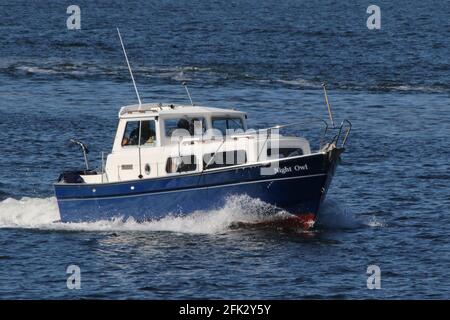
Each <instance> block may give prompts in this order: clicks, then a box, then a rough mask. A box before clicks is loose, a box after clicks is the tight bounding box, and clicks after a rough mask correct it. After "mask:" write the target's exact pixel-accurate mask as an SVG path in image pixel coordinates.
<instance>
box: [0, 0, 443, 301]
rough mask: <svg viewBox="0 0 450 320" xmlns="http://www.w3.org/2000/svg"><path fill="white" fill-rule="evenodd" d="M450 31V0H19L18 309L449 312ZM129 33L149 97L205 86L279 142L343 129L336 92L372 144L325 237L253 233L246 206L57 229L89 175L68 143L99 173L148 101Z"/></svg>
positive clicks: (3, 153) (14, 101) (331, 198)
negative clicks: (120, 130)
mask: <svg viewBox="0 0 450 320" xmlns="http://www.w3.org/2000/svg"><path fill="white" fill-rule="evenodd" d="M71 4H77V5H79V7H80V9H81V29H80V30H68V29H67V26H66V19H67V18H68V17H69V14H67V13H66V9H67V7H68V6H69V5H71ZM371 4H376V5H378V6H379V7H380V9H381V29H380V30H369V29H368V28H367V26H366V20H367V18H368V17H369V15H370V14H368V13H366V9H367V7H368V6H369V5H371ZM449 17H450V3H449V2H448V1H445V0H442V1H437V0H436V1H431V0H421V1H419V0H412V1H386V0H373V1H347V2H345V1H331V0H320V1H302V0H281V1H280V0H277V1H273V0H267V1H257V0H248V1H237V0H228V1H198V0H190V1H181V0H173V1H168V0H160V1H144V0H131V1H81V0H77V1H73V2H70V1H49V0H41V1H14V2H11V1H4V0H2V1H0V141H1V143H0V299H14V298H17V299H79V298H100V299H128V298H137V299H191V298H207V299H211V298H214V299H225V298H226V299H305V298H312V299H386V298H389V299H449V298H450V274H449V271H450V269H449V267H450V147H449V137H450V50H449V49H450V40H449V38H450V37H449V36H450V19H449ZM116 27H119V28H120V29H121V32H122V36H123V38H124V42H125V45H126V47H127V50H128V55H129V58H130V61H131V65H132V68H133V70H134V73H135V78H136V81H137V85H138V88H139V90H140V92H141V96H142V99H143V101H144V102H173V103H183V104H187V103H188V102H189V101H188V99H187V96H186V94H185V91H184V88H183V87H182V85H181V83H182V82H183V81H187V83H188V85H189V88H190V91H191V94H192V96H193V99H194V101H195V103H197V104H200V105H207V106H213V107H224V108H236V109H239V110H242V111H245V112H247V113H248V115H249V121H250V126H251V127H252V128H262V127H267V126H272V125H276V124H284V123H290V122H293V121H296V120H298V121H301V120H302V119H306V118H309V117H320V118H323V119H327V109H326V107H325V104H324V97H323V92H322V87H321V83H322V82H324V81H325V82H327V83H328V91H329V97H330V102H331V104H332V107H333V112H334V115H335V117H336V119H337V120H338V121H340V120H342V119H344V118H348V119H350V120H351V121H352V123H353V131H352V133H351V135H350V138H349V140H348V144H347V148H346V151H345V153H344V154H343V155H342V162H341V164H340V166H339V168H338V170H337V172H336V175H335V178H334V180H333V182H332V185H331V188H330V190H329V194H328V198H327V200H326V202H325V203H324V206H323V207H322V209H321V212H320V216H319V221H318V224H317V226H316V227H315V229H314V230H312V231H302V230H295V229H280V228H277V227H270V226H264V227H258V226H256V225H253V222H255V223H256V222H258V219H259V218H260V212H261V210H263V209H264V208H263V207H264V204H261V203H260V202H258V201H257V200H253V199H250V200H249V199H246V198H243V199H240V198H239V197H238V198H234V199H231V200H230V201H229V202H228V203H227V205H226V206H224V207H223V208H219V209H217V210H214V211H208V212H206V211H199V212H195V213H194V214H191V215H189V216H186V217H179V216H175V215H174V216H170V217H167V218H164V219H162V220H159V221H150V222H146V223H140V224H139V223H136V222H133V221H126V222H123V221H118V220H115V221H99V222H95V223H79V224H61V223H54V222H53V221H54V220H57V219H58V215H59V213H58V210H57V205H56V201H55V198H54V195H53V187H52V184H53V182H54V181H55V179H56V178H57V177H58V175H59V173H60V172H61V171H63V170H67V169H73V168H80V167H82V166H83V158H82V155H81V153H80V152H79V150H78V149H76V148H74V147H73V146H70V145H69V143H68V140H69V139H70V138H73V137H77V138H79V139H81V140H83V141H84V142H86V143H87V144H88V146H89V148H90V151H91V152H90V154H89V157H90V160H91V162H92V164H93V165H94V166H96V167H99V166H100V163H101V161H100V159H101V158H100V153H101V152H102V151H105V152H108V151H110V150H111V147H112V141H113V138H114V132H115V127H116V124H117V114H118V110H119V108H120V107H121V106H123V105H127V104H134V103H136V97H135V95H134V89H133V86H132V83H131V81H130V77H129V74H128V70H127V67H126V64H125V61H124V57H123V54H122V51H121V47H120V43H119V41H118V38H117V33H116V29H115V28H116ZM241 222H245V223H241ZM69 265H77V266H79V268H80V271H81V289H73V290H70V289H68V287H67V283H66V280H67V278H68V277H69V274H67V273H66V271H67V267H68V266H69ZM370 265H377V266H378V267H379V268H380V271H381V278H380V279H381V289H373V290H370V289H368V287H367V279H368V276H369V275H368V274H367V268H368V266H370Z"/></svg>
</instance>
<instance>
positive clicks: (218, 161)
mask: <svg viewBox="0 0 450 320" xmlns="http://www.w3.org/2000/svg"><path fill="white" fill-rule="evenodd" d="M246 162H247V153H246V152H245V151H244V150H235V151H226V152H217V153H216V154H214V153H208V154H205V155H203V169H214V168H222V167H228V166H235V165H238V164H244V163H246Z"/></svg>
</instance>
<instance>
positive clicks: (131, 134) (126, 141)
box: [122, 120, 156, 147]
mask: <svg viewBox="0 0 450 320" xmlns="http://www.w3.org/2000/svg"><path fill="white" fill-rule="evenodd" d="M139 138H140V141H139ZM155 145H156V124H155V121H154V120H144V121H128V122H127V125H126V127H125V133H124V135H123V138H122V146H123V147H126V146H155Z"/></svg>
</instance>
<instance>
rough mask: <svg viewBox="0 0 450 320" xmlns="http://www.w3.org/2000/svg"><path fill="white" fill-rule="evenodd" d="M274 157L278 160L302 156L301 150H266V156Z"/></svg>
mask: <svg viewBox="0 0 450 320" xmlns="http://www.w3.org/2000/svg"><path fill="white" fill-rule="evenodd" d="M272 155H275V156H277V155H278V157H279V158H288V157H295V156H301V155H303V150H302V148H280V149H272V148H267V156H269V157H270V156H272Z"/></svg>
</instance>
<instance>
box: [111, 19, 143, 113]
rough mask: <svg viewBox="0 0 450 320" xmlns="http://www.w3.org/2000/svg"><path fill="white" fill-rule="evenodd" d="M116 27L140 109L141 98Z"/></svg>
mask: <svg viewBox="0 0 450 320" xmlns="http://www.w3.org/2000/svg"><path fill="white" fill-rule="evenodd" d="M116 29H117V34H118V35H119V40H120V44H121V45H122V50H123V54H124V55H125V60H126V61H127V65H128V70H129V71H130V76H131V80H132V81H133V86H134V91H136V96H137V98H138V101H139V110H141V105H142V103H141V98H140V97H139V91H138V89H137V87H136V82H135V81H134V77H133V71H131V67H130V62H129V61H128V57H127V52H126V51H125V46H124V45H123V41H122V36H121V35H120V31H119V28H116Z"/></svg>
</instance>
